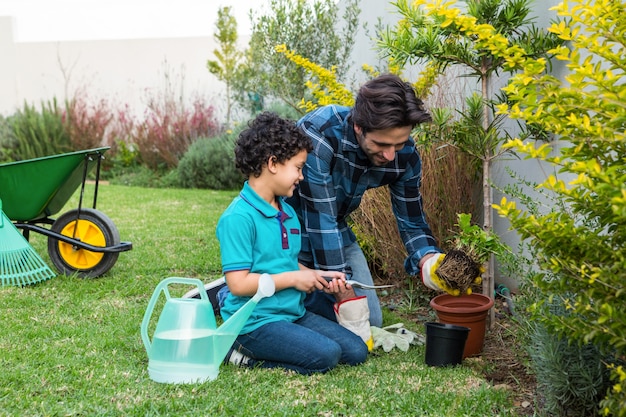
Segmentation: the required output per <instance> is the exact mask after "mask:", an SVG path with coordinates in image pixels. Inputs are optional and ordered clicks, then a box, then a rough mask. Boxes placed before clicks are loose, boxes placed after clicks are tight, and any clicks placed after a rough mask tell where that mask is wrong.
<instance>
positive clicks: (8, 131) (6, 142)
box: [0, 114, 17, 163]
mask: <svg viewBox="0 0 626 417" xmlns="http://www.w3.org/2000/svg"><path fill="white" fill-rule="evenodd" d="M16 147H17V139H16V138H15V134H14V133H13V128H12V127H11V121H10V119H8V118H6V117H4V116H2V115H1V114H0V163H2V162H10V161H11V154H12V152H13V150H14V149H15V148H16Z"/></svg>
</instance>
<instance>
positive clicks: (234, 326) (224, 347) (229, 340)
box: [215, 274, 276, 359]
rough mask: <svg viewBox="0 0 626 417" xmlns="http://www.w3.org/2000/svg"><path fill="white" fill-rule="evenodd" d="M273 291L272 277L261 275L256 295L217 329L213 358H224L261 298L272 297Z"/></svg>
mask: <svg viewBox="0 0 626 417" xmlns="http://www.w3.org/2000/svg"><path fill="white" fill-rule="evenodd" d="M275 290H276V288H275V286H274V280H273V279H272V277H271V276H270V275H269V274H262V275H261V276H260V277H259V285H258V288H257V292H256V294H255V295H254V296H253V297H252V298H251V299H250V300H249V301H248V302H247V303H246V304H244V305H243V306H242V307H241V308H240V309H239V310H237V311H236V312H235V314H233V315H232V316H230V317H229V318H228V320H226V321H225V322H224V323H223V324H222V325H221V326H220V327H219V328H218V329H217V335H219V336H220V340H221V342H220V343H216V344H215V349H216V352H215V357H217V358H222V359H223V358H225V357H226V354H227V353H228V350H229V349H230V348H231V347H232V345H233V343H234V342H235V339H236V338H237V336H239V332H240V331H241V329H242V328H243V326H244V325H245V324H246V321H247V320H248V317H250V314H252V311H253V310H254V307H256V305H257V304H258V303H259V301H261V299H262V298H265V297H271V296H272V295H274V291H275Z"/></svg>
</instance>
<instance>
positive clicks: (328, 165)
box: [287, 74, 441, 327]
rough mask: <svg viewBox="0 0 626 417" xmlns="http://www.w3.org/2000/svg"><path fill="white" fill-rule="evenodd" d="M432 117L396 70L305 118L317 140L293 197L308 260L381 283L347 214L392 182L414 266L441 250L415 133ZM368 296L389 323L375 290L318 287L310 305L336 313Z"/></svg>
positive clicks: (376, 322) (375, 316)
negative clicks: (427, 206)
mask: <svg viewBox="0 0 626 417" xmlns="http://www.w3.org/2000/svg"><path fill="white" fill-rule="evenodd" d="M428 121H430V115H429V114H428V113H427V112H426V111H425V110H424V108H423V103H422V101H421V100H420V99H418V98H417V97H416V95H415V91H414V90H413V87H412V86H411V85H410V84H409V83H406V82H404V81H402V80H401V79H400V78H399V77H398V76H396V75H392V74H385V75H381V76H379V77H377V78H375V79H373V80H370V81H368V82H367V83H365V84H364V85H363V86H362V87H361V88H360V90H359V92H358V95H357V97H356V101H355V104H354V107H353V108H351V109H350V108H348V107H342V106H335V105H331V106H325V107H321V108H319V109H317V110H315V111H313V112H311V113H309V114H307V115H305V116H304V117H303V118H302V119H300V120H299V121H298V126H299V127H300V129H302V131H303V132H304V133H305V134H306V135H307V136H309V137H310V138H311V140H312V142H313V151H312V152H310V153H309V155H308V158H307V162H306V165H305V166H304V169H303V174H304V180H302V181H300V184H299V187H298V189H297V190H296V192H295V193H294V195H293V196H292V197H291V198H289V199H288V200H287V201H288V202H289V204H291V205H292V206H293V207H294V208H295V209H296V212H297V213H298V217H299V219H300V222H301V223H302V232H303V233H302V251H301V253H300V262H301V263H302V264H303V265H306V266H307V267H310V268H314V269H321V270H331V271H342V272H345V273H346V274H347V275H350V276H351V278H352V279H354V280H357V281H360V282H362V283H364V284H369V285H371V284H373V279H372V275H371V273H370V271H369V268H368V265H367V261H366V259H365V256H364V255H363V252H362V250H361V248H360V247H359V245H358V243H357V242H356V237H355V235H354V233H353V232H352V230H350V227H349V226H348V224H347V218H348V216H349V214H350V213H351V212H353V211H354V210H355V209H356V208H357V207H358V206H359V204H360V202H361V198H362V197H363V194H364V193H365V191H366V190H367V189H369V188H375V187H381V186H384V185H388V186H389V190H390V192H391V199H392V207H393V214H394V216H395V219H396V222H397V225H398V229H399V231H400V235H401V238H402V240H403V242H404V245H405V247H406V249H407V253H408V254H409V256H408V258H407V259H406V261H405V269H406V271H407V272H408V273H410V274H417V273H419V272H420V268H421V267H422V266H423V265H424V263H425V262H426V260H427V259H429V258H431V257H434V255H435V254H440V253H441V250H440V249H439V248H438V247H437V246H436V242H435V239H434V237H433V236H432V232H431V230H430V227H429V226H428V224H427V222H426V218H425V216H424V213H423V210H422V197H421V194H420V185H421V176H422V166H421V160H420V156H419V154H418V152H417V150H416V149H415V143H414V141H413V139H412V138H411V137H410V133H411V131H412V130H413V128H414V127H415V126H416V125H417V124H420V123H424V122H428ZM433 260H434V259H433ZM363 295H365V296H367V308H369V314H370V324H371V325H372V326H377V327H381V326H382V310H381V307H380V302H379V300H378V297H377V295H376V292H375V291H374V290H360V289H350V290H348V291H347V292H346V293H342V294H338V295H334V296H333V295H331V294H325V293H323V292H321V291H317V292H314V293H313V294H310V295H309V296H308V297H307V300H306V302H305V303H306V306H307V309H309V310H311V311H314V312H316V313H318V314H321V315H324V316H326V317H328V318H334V317H335V310H334V309H333V307H334V308H335V309H336V308H337V305H341V304H342V303H344V302H346V301H350V300H353V299H354V300H356V299H358V298H359V296H363ZM335 303H337V304H335ZM355 304H356V303H355ZM346 310H348V309H347V308H346Z"/></svg>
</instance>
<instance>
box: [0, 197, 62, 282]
mask: <svg viewBox="0 0 626 417" xmlns="http://www.w3.org/2000/svg"><path fill="white" fill-rule="evenodd" d="M54 276H56V274H55V273H54V272H52V270H51V269H50V267H48V265H46V263H45V262H44V261H43V259H41V257H40V256H39V255H38V254H37V252H35V250H34V249H33V247H32V246H31V245H30V243H28V241H27V240H26V238H25V237H24V236H22V234H21V233H20V231H19V230H17V228H16V227H15V226H14V225H13V223H12V222H11V220H10V219H9V218H8V217H7V216H6V215H5V214H4V212H3V211H2V200H0V279H1V280H2V286H3V287H4V286H23V285H29V284H35V283H37V282H40V281H45V280H47V279H49V278H52V277H54Z"/></svg>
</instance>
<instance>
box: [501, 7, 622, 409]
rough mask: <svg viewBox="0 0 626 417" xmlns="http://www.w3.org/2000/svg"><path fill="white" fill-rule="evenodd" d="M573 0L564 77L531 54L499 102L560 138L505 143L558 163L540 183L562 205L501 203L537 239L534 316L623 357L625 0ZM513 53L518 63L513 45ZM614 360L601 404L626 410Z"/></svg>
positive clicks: (559, 30)
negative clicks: (533, 208)
mask: <svg viewBox="0 0 626 417" xmlns="http://www.w3.org/2000/svg"><path fill="white" fill-rule="evenodd" d="M569 3H570V5H568V4H567V2H566V3H562V4H560V5H559V6H557V7H555V9H556V10H557V12H558V13H559V15H560V16H561V17H562V18H563V20H562V21H561V22H557V23H554V24H553V25H552V26H551V27H550V30H551V31H552V32H553V33H555V34H557V36H559V37H560V38H562V39H563V40H566V41H568V43H567V46H563V47H560V48H557V49H556V50H555V51H554V53H555V54H556V55H555V56H556V58H557V59H558V60H560V61H562V62H563V63H564V64H565V65H566V68H567V70H568V74H567V75H566V77H565V78H566V80H565V81H563V80H559V79H556V78H555V77H553V76H550V75H549V74H548V73H547V64H546V62H545V61H543V60H540V59H537V60H527V61H525V62H523V63H521V67H522V68H521V71H520V73H519V74H517V75H515V76H514V77H513V78H512V79H511V81H510V83H509V85H508V86H506V87H505V88H504V91H505V92H506V93H507V94H508V95H509V98H510V100H511V103H510V105H508V106H507V105H504V106H503V107H502V108H501V109H500V110H501V111H503V112H507V113H509V114H510V116H512V117H514V118H518V119H523V120H525V121H526V122H530V123H533V124H536V125H537V126H538V127H540V128H543V129H546V130H547V131H549V132H551V133H554V134H555V135H557V136H558V137H560V138H563V140H562V141H561V142H560V143H559V145H560V146H559V147H555V146H552V144H545V145H542V146H540V147H538V148H536V147H535V146H533V145H532V144H527V143H524V142H522V141H521V140H519V139H518V140H514V141H511V142H510V143H509V144H507V146H508V147H511V148H513V149H515V150H516V151H518V152H519V153H520V154H523V155H525V156H526V157H527V158H536V159H539V160H541V161H545V162H546V165H551V166H552V167H553V169H554V172H555V173H554V174H553V175H550V176H549V177H548V179H547V180H546V181H545V182H544V183H542V184H540V187H542V188H543V189H545V190H548V191H549V192H551V193H554V195H555V196H556V198H557V199H558V200H560V201H561V202H562V203H563V205H562V207H563V208H562V209H561V208H560V207H557V208H556V209H555V210H551V211H549V212H547V213H542V214H539V215H534V214H532V213H531V212H530V211H529V210H528V208H527V207H521V208H518V207H517V204H516V203H515V202H513V201H507V200H506V199H503V201H502V202H501V203H500V205H498V206H497V209H498V211H499V213H500V215H502V216H505V217H507V218H508V219H509V220H510V221H511V224H512V225H513V227H514V228H515V229H516V230H517V231H518V232H519V233H520V235H521V237H522V238H523V239H528V240H529V241H530V242H531V244H532V245H533V246H535V247H536V249H537V250H536V260H537V263H538V264H539V265H540V267H541V268H542V271H541V273H539V274H537V275H536V277H535V279H534V280H533V282H534V284H535V285H536V286H537V287H538V288H539V289H540V291H541V292H542V293H543V297H542V298H541V299H539V300H537V301H536V303H535V304H533V305H532V306H531V307H532V311H533V313H534V315H533V318H534V319H535V320H537V321H538V322H541V323H542V325H545V326H546V328H547V329H548V330H550V331H552V332H554V333H558V334H562V335H566V337H567V339H568V340H571V341H573V342H579V343H581V344H588V343H591V344H594V345H596V346H610V347H611V349H613V352H614V355H615V356H616V357H621V358H624V357H626V310H625V309H624V304H625V303H626V287H625V284H626V256H624V255H625V252H624V247H626V233H625V231H626V189H625V187H624V184H625V183H626V159H625V158H624V155H626V135H625V132H624V126H625V124H624V123H625V122H624V121H625V120H626V105H625V103H626V101H625V100H626V99H625V97H626V82H625V81H626V71H625V67H624V62H623V53H622V51H623V49H624V45H626V31H624V30H623V22H624V20H623V18H622V15H623V11H624V7H625V6H626V4H625V2H624V1H623V0H622V1H590V0H584V1H583V0H576V1H570V2H569ZM570 7H571V8H570ZM503 51H504V49H503ZM508 53H509V54H510V56H509V57H508V58H507V59H509V60H510V62H511V63H512V65H513V63H514V62H515V60H516V54H515V51H509V52H508ZM553 148H554V149H553ZM521 206H523V204H522V205H521ZM555 298H560V299H561V300H562V302H563V304H564V307H565V308H566V309H567V311H568V312H569V314H568V315H567V316H563V315H559V314H546V311H547V310H546V309H545V305H546V304H547V303H548V302H549V301H550V300H551V299H555ZM611 370H612V382H613V386H612V387H611V389H610V390H608V392H607V395H606V398H605V399H604V400H603V402H602V405H601V410H600V412H601V413H602V414H603V415H616V416H626V368H625V367H624V366H623V365H619V364H617V365H615V366H612V367H611Z"/></svg>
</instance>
